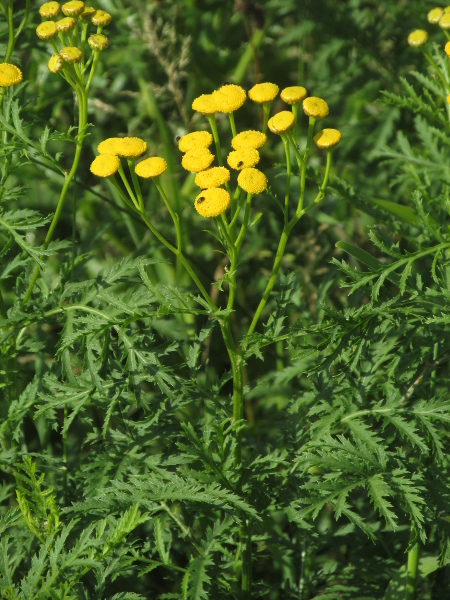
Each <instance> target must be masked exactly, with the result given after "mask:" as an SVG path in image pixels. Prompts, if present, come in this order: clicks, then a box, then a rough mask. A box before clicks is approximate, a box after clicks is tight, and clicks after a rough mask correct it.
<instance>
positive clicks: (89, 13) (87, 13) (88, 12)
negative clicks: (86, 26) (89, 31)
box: [80, 6, 97, 21]
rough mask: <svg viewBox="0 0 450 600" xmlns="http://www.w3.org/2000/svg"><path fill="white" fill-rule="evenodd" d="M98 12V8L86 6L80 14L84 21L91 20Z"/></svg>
mask: <svg viewBox="0 0 450 600" xmlns="http://www.w3.org/2000/svg"><path fill="white" fill-rule="evenodd" d="M96 12H97V9H96V8H92V7H91V6H85V7H84V10H83V12H82V13H81V15H80V19H81V20H82V21H90V20H91V19H92V17H93V16H94V15H95V13H96Z"/></svg>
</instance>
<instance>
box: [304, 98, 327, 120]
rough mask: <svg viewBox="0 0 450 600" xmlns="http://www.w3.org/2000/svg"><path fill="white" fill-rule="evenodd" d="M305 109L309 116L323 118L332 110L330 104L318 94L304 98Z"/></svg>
mask: <svg viewBox="0 0 450 600" xmlns="http://www.w3.org/2000/svg"><path fill="white" fill-rule="evenodd" d="M303 111H304V113H305V115H308V117H314V118H315V119H323V117H326V116H327V114H328V113H329V112H330V109H329V108H328V104H327V103H326V102H325V100H322V98H317V97H316V96H310V97H309V98H305V99H304V100H303Z"/></svg>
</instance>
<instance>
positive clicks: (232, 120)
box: [228, 112, 237, 137]
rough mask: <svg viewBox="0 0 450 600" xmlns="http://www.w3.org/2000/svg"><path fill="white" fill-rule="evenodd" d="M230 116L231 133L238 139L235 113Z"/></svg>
mask: <svg viewBox="0 0 450 600" xmlns="http://www.w3.org/2000/svg"><path fill="white" fill-rule="evenodd" d="M228 116H229V118H230V125H231V133H232V134H233V137H236V136H237V131H236V123H235V122H234V113H232V112H230V113H229V114H228Z"/></svg>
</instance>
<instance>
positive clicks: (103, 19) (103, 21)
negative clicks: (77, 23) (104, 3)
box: [91, 10, 112, 27]
mask: <svg viewBox="0 0 450 600" xmlns="http://www.w3.org/2000/svg"><path fill="white" fill-rule="evenodd" d="M91 21H92V23H93V25H97V27H106V26H107V25H109V24H110V23H111V21H112V17H111V15H110V14H109V13H107V12H106V11H105V10H96V11H95V14H94V15H93V16H92V18H91Z"/></svg>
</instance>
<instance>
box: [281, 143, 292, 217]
mask: <svg viewBox="0 0 450 600" xmlns="http://www.w3.org/2000/svg"><path fill="white" fill-rule="evenodd" d="M281 139H282V140H283V145H284V153H285V154H286V193H285V195H284V222H285V223H286V222H287V220H288V219H289V196H290V193H291V151H290V148H289V139H288V138H287V136H285V135H282V136H281Z"/></svg>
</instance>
